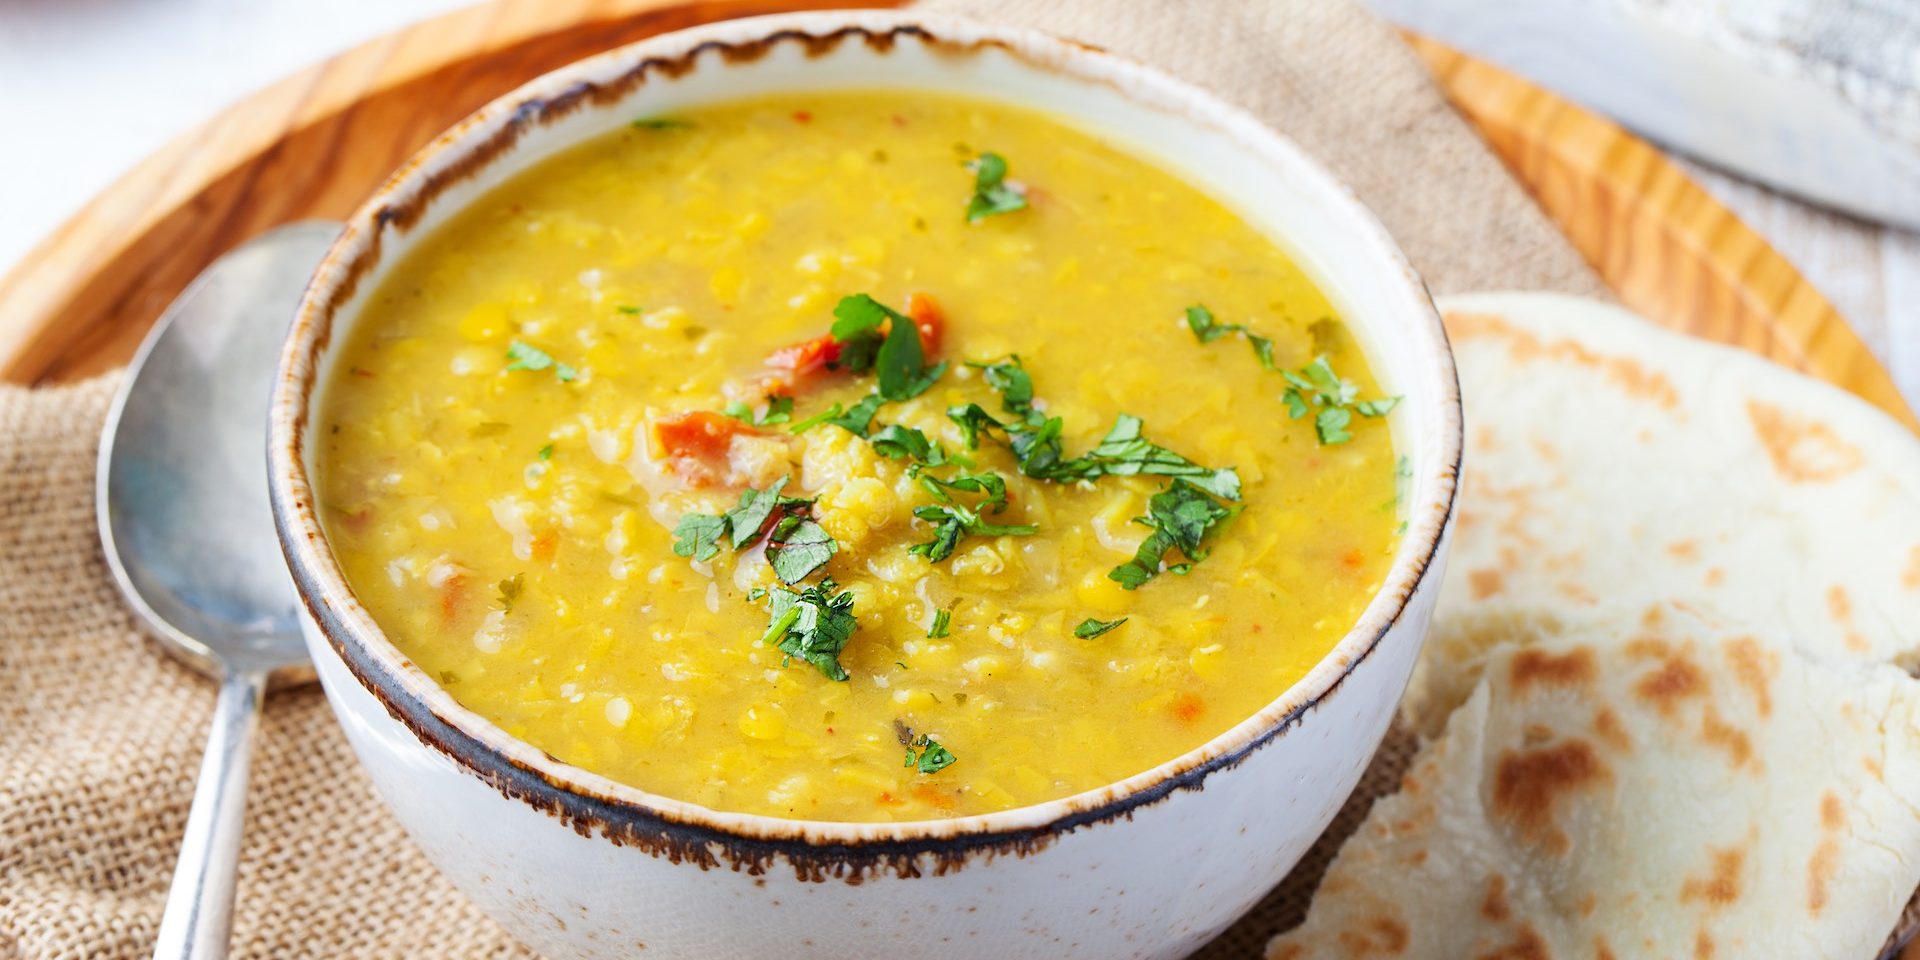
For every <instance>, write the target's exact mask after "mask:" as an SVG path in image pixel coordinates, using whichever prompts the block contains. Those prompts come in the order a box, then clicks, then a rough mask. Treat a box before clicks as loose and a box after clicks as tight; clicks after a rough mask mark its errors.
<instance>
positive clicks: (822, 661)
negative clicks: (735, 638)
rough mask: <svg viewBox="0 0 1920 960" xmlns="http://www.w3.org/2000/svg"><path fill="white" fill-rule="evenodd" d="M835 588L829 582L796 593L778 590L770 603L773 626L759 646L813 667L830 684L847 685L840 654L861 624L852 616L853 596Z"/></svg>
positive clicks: (833, 584) (826, 580)
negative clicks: (772, 648)
mask: <svg viewBox="0 0 1920 960" xmlns="http://www.w3.org/2000/svg"><path fill="white" fill-rule="evenodd" d="M836 586H837V585H836V584H835V583H834V582H833V580H832V578H827V579H825V580H822V581H820V582H819V583H816V584H814V585H813V586H810V587H808V588H806V589H805V590H802V591H799V592H797V593H796V592H794V591H792V590H787V589H785V588H775V589H774V590H773V591H772V592H771V593H769V594H768V600H767V613H768V615H769V616H770V617H771V618H772V622H771V623H769V624H768V626H767V630H766V632H765V633H763V634H762V635H761V637H760V642H761V643H763V644H769V645H772V646H774V647H776V648H777V649H779V650H780V652H782V653H785V654H786V655H787V656H789V657H797V658H799V659H801V660H805V661H806V662H808V663H811V664H813V665H814V667H815V668H816V669H818V670H819V671H820V673H821V674H822V675H824V676H825V677H826V678H827V679H829V680H842V681H844V680H846V679H847V671H846V668H845V667H842V666H841V665H840V651H842V650H844V649H846V646H847V641H848V640H850V639H852V637H853V632H854V630H856V629H857V628H858V627H859V625H860V624H859V620H858V619H857V618H855V616H854V613H853V602H854V597H853V594H852V593H847V592H841V593H835V592H834V590H835V588H836Z"/></svg>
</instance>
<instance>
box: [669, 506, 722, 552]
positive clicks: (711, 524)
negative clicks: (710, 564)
mask: <svg viewBox="0 0 1920 960" xmlns="http://www.w3.org/2000/svg"><path fill="white" fill-rule="evenodd" d="M726 534H727V518H725V517H716V516H712V515H710V514H705V513H689V514H687V515H686V516H683V517H681V518H680V522H679V523H678V524H675V525H674V528H673V536H674V541H673V552H674V553H675V554H678V555H679V556H682V557H691V558H692V559H694V560H699V561H706V560H712V559H713V558H714V556H715V555H717V554H719V552H720V538H721V537H723V536H726Z"/></svg>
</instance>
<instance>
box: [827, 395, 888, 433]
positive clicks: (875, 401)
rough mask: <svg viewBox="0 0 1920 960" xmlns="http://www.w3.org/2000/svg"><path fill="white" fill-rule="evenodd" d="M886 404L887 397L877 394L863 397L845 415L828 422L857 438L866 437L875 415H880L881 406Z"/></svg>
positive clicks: (832, 417)
mask: <svg viewBox="0 0 1920 960" xmlns="http://www.w3.org/2000/svg"><path fill="white" fill-rule="evenodd" d="M886 402H887V400H886V398H885V397H882V396H881V395H879V394H877V393H869V394H867V395H866V396H864V397H861V398H860V402H859V403H856V404H854V405H853V406H851V407H848V408H847V412H846V413H845V414H838V415H835V416H831V417H828V418H827V422H828V423H831V424H833V425H834V426H836V427H839V428H841V429H843V430H845V431H847V432H848V433H851V434H853V435H854V436H856V437H865V436H866V435H867V431H868V430H869V429H871V428H872V426H873V415H874V414H876V413H879V412H880V405H881V404H883V403H886Z"/></svg>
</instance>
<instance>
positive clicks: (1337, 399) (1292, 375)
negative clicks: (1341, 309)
mask: <svg viewBox="0 0 1920 960" xmlns="http://www.w3.org/2000/svg"><path fill="white" fill-rule="evenodd" d="M1281 375H1282V376H1284V377H1286V380H1287V391H1286V393H1284V394H1281V396H1280V400H1281V402H1282V403H1284V404H1286V406H1287V416H1289V417H1291V418H1293V419H1295V420H1298V419H1300V418H1301V417H1304V416H1306V415H1307V414H1308V413H1310V412H1313V411H1314V410H1315V409H1318V411H1319V412H1318V413H1315V414H1314V418H1313V431H1314V434H1315V435H1316V436H1318V437H1319V438H1320V443H1321V444H1322V445H1323V446H1331V445H1334V444H1340V443H1346V442H1347V441H1348V440H1351V439H1353V432H1352V431H1351V430H1350V429H1349V427H1351V426H1352V424H1353V415H1354V414H1356V413H1358V414H1360V415H1361V416H1363V417H1384V416H1386V415H1387V414H1388V413H1389V412H1390V411H1392V410H1393V408H1394V407H1396V406H1398V405H1399V403H1400V398H1399V397H1383V398H1380V399H1377V400H1360V399H1359V394H1360V388H1359V387H1358V386H1356V385H1355V384H1354V383H1353V381H1351V380H1346V379H1342V378H1341V377H1340V375H1339V374H1336V373H1334V372H1333V365H1332V364H1330V363H1328V362H1327V358H1326V356H1325V355H1324V354H1323V355H1321V356H1319V357H1315V358H1314V361H1313V362H1312V363H1310V364H1307V365H1306V366H1304V367H1301V368H1300V369H1299V370H1297V371H1295V370H1283V371H1281Z"/></svg>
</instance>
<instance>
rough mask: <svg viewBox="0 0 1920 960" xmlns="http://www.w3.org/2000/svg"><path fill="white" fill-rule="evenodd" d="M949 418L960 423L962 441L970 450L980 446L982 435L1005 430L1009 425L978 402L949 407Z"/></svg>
mask: <svg viewBox="0 0 1920 960" xmlns="http://www.w3.org/2000/svg"><path fill="white" fill-rule="evenodd" d="M947 419H949V420H952V421H953V422H954V423H957V424H959V425H960V437H961V442H962V443H964V444H966V445H967V449H968V450H972V449H974V448H976V447H978V446H980V435H981V434H983V433H987V432H989V431H993V430H999V431H1002V432H1005V430H1006V429H1007V425H1006V424H1004V423H1001V422H1000V421H998V420H995V419H994V417H993V414H991V413H988V412H987V411H986V409H985V408H983V407H981V406H980V405H979V404H977V403H969V404H967V405H965V406H959V407H948V408H947Z"/></svg>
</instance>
